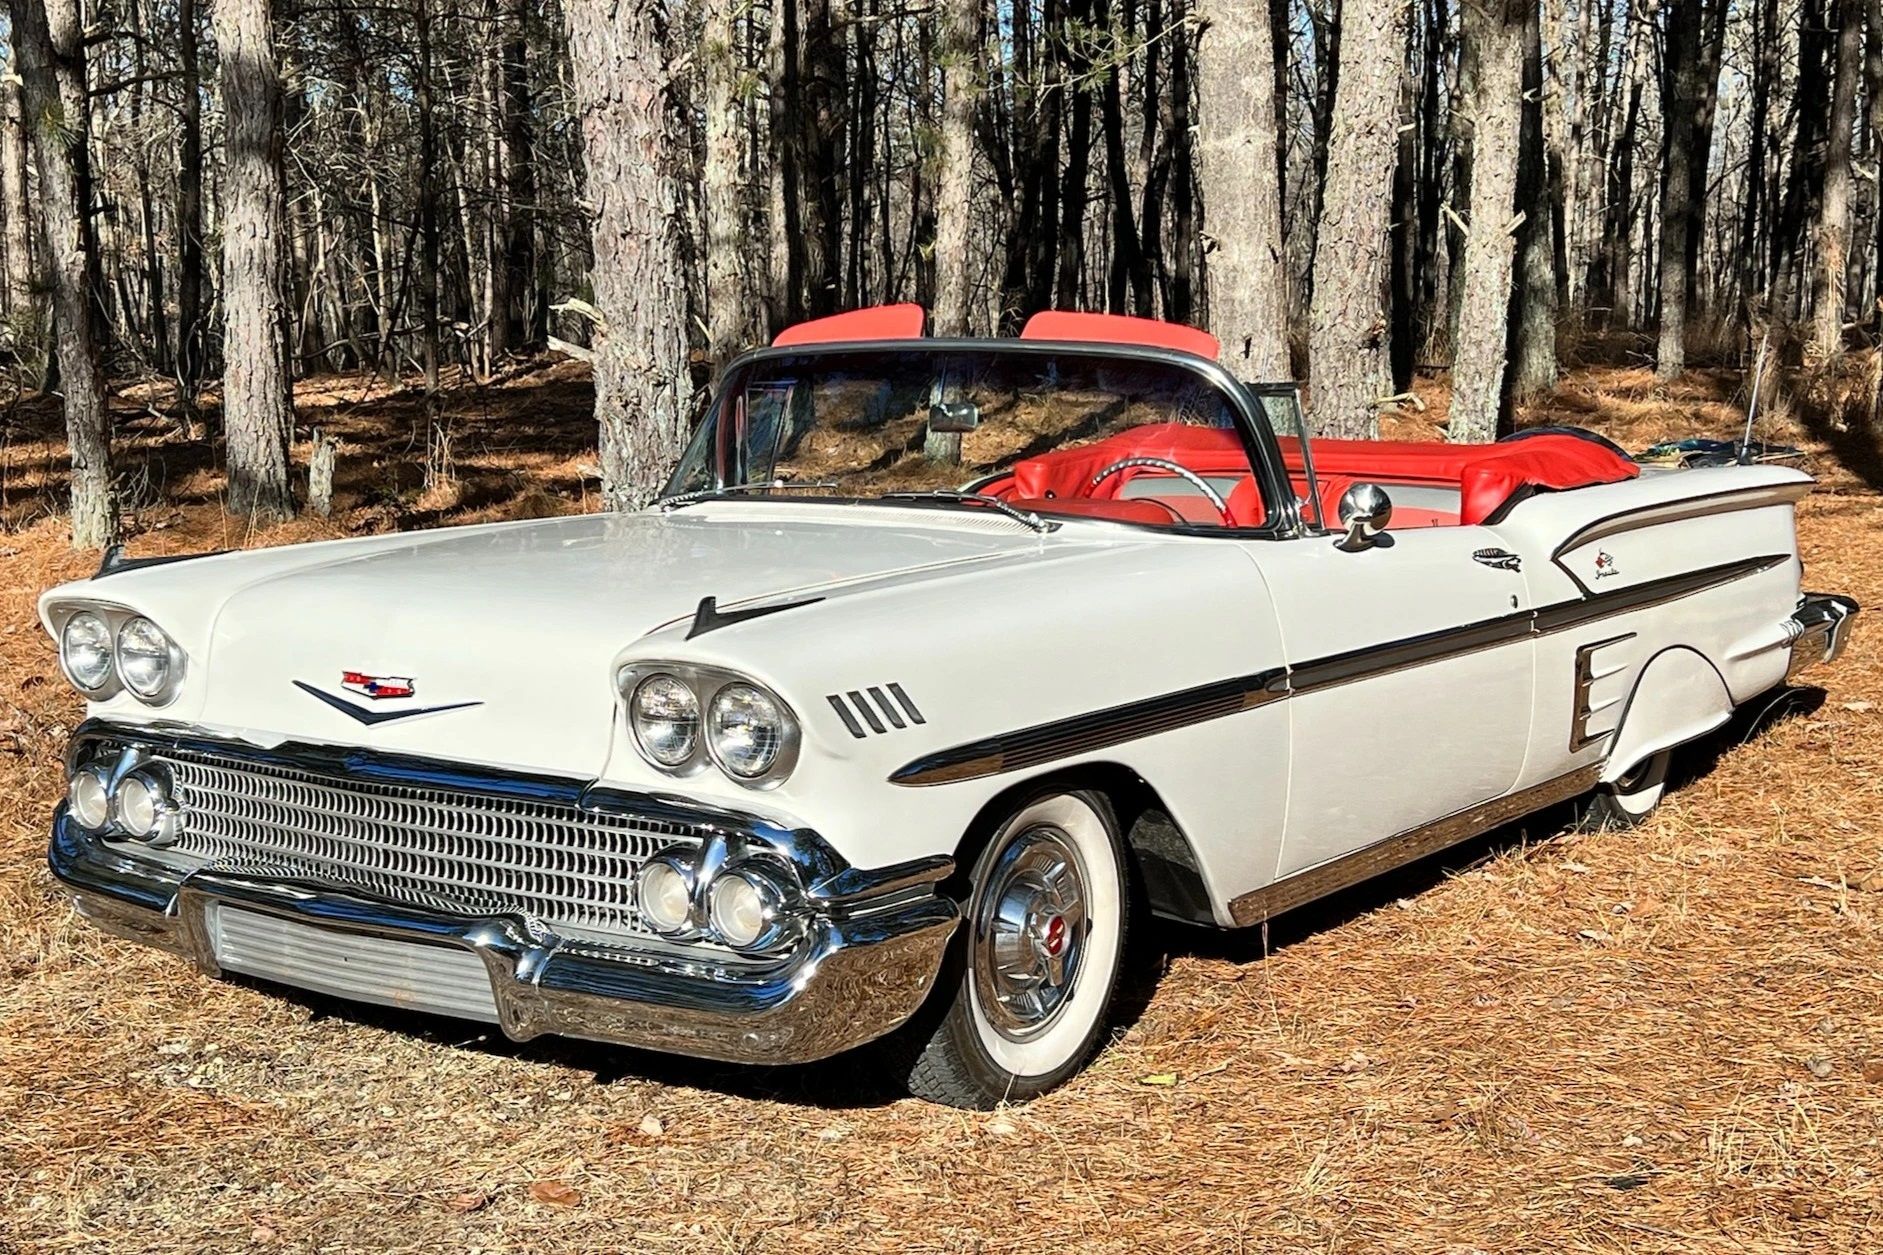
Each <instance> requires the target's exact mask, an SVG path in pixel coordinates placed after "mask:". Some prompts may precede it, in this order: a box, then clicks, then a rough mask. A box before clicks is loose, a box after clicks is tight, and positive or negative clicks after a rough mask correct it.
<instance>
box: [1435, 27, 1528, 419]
mask: <svg viewBox="0 0 1883 1255" xmlns="http://www.w3.org/2000/svg"><path fill="white" fill-rule="evenodd" d="M1524 7H1525V6H1524V5H1523V4H1522V3H1521V2H1520V0H1464V8H1463V16H1462V19H1461V20H1462V24H1463V31H1464V38H1465V39H1467V40H1469V41H1470V42H1471V43H1472V45H1473V46H1474V48H1475V51H1476V59H1477V93H1476V114H1475V116H1474V117H1473V118H1472V126H1471V214H1470V218H1469V228H1470V234H1469V235H1467V236H1466V237H1465V259H1464V270H1463V273H1462V276H1461V283H1462V287H1463V299H1462V301H1461V302H1460V304H1459V307H1458V333H1457V340H1456V343H1455V344H1454V346H1453V350H1452V402H1451V426H1450V428H1449V430H1448V435H1449V438H1450V439H1452V440H1454V441H1462V442H1468V443H1479V442H1484V441H1489V440H1494V439H1496V437H1497V419H1498V414H1499V412H1500V410H1501V408H1502V405H1503V396H1504V369H1505V360H1504V353H1505V347H1506V335H1507V328H1508V326H1509V316H1510V293H1511V270H1512V258H1513V256H1514V254H1515V236H1514V234H1513V229H1512V228H1513V223H1512V219H1513V217H1514V214H1515V211H1516V202H1517V155H1518V147H1519V138H1520V135H1521V133H1522V126H1523V60H1524V57H1523V54H1524Z"/></svg>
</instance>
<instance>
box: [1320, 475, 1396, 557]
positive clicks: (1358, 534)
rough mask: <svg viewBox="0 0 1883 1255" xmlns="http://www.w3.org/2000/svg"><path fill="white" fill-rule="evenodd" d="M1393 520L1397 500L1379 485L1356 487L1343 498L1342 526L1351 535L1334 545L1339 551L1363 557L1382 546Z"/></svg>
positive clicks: (1341, 502) (1356, 485) (1342, 496)
mask: <svg viewBox="0 0 1883 1255" xmlns="http://www.w3.org/2000/svg"><path fill="white" fill-rule="evenodd" d="M1392 519H1393V499H1392V498H1391V497H1389V496H1387V495H1386V490H1385V489H1384V488H1381V487H1380V486H1379V485H1378V484H1355V485H1354V486H1353V487H1351V488H1349V489H1348V490H1347V491H1346V492H1344V493H1342V494H1341V496H1340V525H1341V526H1342V527H1344V528H1346V529H1347V534H1346V535H1345V536H1342V537H1341V538H1340V539H1339V540H1337V541H1335V542H1334V547H1335V548H1336V549H1344V550H1346V551H1347V552H1348V553H1359V552H1360V551H1361V550H1362V549H1371V548H1372V547H1373V546H1374V545H1376V544H1378V543H1379V536H1380V533H1381V532H1383V531H1385V530H1386V525H1387V524H1388V523H1390V522H1392Z"/></svg>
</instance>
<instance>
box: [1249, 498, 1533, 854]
mask: <svg viewBox="0 0 1883 1255" xmlns="http://www.w3.org/2000/svg"><path fill="white" fill-rule="evenodd" d="M1389 536H1390V541H1391V543H1390V545H1380V546H1377V547H1375V548H1372V549H1369V550H1366V551H1364V552H1361V553H1343V552H1341V551H1340V550H1338V549H1336V548H1335V547H1334V544H1333V541H1332V540H1331V539H1330V538H1328V537H1325V536H1320V537H1306V538H1302V539H1298V540H1287V541H1270V542H1267V543H1266V544H1261V545H1256V544H1252V545H1251V547H1250V551H1251V555H1252V556H1253V557H1254V558H1255V560H1256V562H1257V563H1258V564H1259V565H1260V566H1261V567H1262V570H1263V573H1264V575H1265V577H1266V580H1267V583H1268V586H1269V589H1270V591H1271V594H1272V595H1273V597H1274V599H1275V605H1276V611H1277V615H1278V617H1279V619H1280V622H1281V632H1282V645H1283V648H1284V650H1285V651H1286V653H1287V657H1288V662H1289V666H1290V669H1291V676H1290V680H1291V684H1292V686H1293V689H1294V696H1292V697H1291V698H1290V700H1289V702H1288V709H1289V722H1290V731H1291V743H1292V749H1293V753H1292V756H1291V757H1292V766H1291V768H1290V776H1289V798H1288V814H1287V819H1286V821H1285V823H1284V827H1283V836H1282V851H1281V859H1280V864H1279V866H1278V868H1277V874H1278V875H1288V874H1289V873H1291V872H1296V871H1300V870H1302V869H1304V868H1308V867H1312V866H1314V865H1316V864H1318V863H1323V862H1326V861H1327V860H1328V859H1331V858H1338V857H1340V856H1341V855H1343V854H1348V853H1351V852H1353V851H1354V850H1358V849H1363V848H1365V847H1366V846H1369V845H1372V844H1373V843H1375V842H1377V841H1382V840H1385V839H1386V838H1388V837H1391V836H1395V835H1397V834H1398V833H1401V832H1404V831H1406V830H1408V829H1411V828H1415V827H1418V826H1419V825H1421V824H1424V823H1427V822H1429V821H1431V820H1434V819H1439V818H1442V817H1444V816H1446V815H1449V814H1452V813H1453V812H1455V811H1460V810H1463V809H1465V808H1466V807H1469V806H1473V805H1476V804H1477V803H1479V802H1484V801H1488V800H1490V799H1492V798H1495V797H1498V796H1500V795H1502V794H1503V793H1505V792H1507V791H1509V790H1510V788H1511V787H1512V786H1513V785H1514V784H1515V783H1516V781H1517V778H1518V776H1519V774H1520V773H1521V771H1522V770H1523V763H1524V756H1525V753H1526V751H1527V748H1528V744H1529V738H1530V719H1531V699H1532V696H1533V692H1534V684H1535V676H1534V657H1533V654H1534V645H1533V644H1532V640H1531V636H1530V631H1529V618H1528V611H1529V609H1530V605H1529V594H1528V592H1527V590H1526V587H1525V583H1524V577H1523V575H1522V573H1521V572H1520V571H1517V570H1511V569H1509V568H1508V567H1507V566H1505V567H1499V566H1494V565H1487V564H1486V563H1484V562H1482V561H1479V560H1477V559H1475V558H1474V557H1473V555H1474V554H1475V553H1476V552H1477V551H1479V550H1482V549H1488V548H1494V547H1496V545H1497V538H1496V537H1495V536H1494V535H1492V534H1491V533H1490V532H1489V531H1487V530H1486V529H1484V528H1477V527H1433V528H1419V529H1413V530H1408V531H1404V532H1394V533H1390V534H1389Z"/></svg>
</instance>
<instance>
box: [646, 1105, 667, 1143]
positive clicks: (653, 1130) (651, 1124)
mask: <svg viewBox="0 0 1883 1255" xmlns="http://www.w3.org/2000/svg"><path fill="white" fill-rule="evenodd" d="M666 1131H667V1126H666V1125H664V1124H662V1123H661V1122H660V1117H659V1116H657V1115H655V1114H654V1113H653V1112H651V1111H650V1112H648V1113H647V1114H646V1115H644V1116H642V1117H641V1132H642V1133H643V1134H645V1135H646V1136H648V1137H659V1136H660V1135H661V1134H662V1133H665V1132H666Z"/></svg>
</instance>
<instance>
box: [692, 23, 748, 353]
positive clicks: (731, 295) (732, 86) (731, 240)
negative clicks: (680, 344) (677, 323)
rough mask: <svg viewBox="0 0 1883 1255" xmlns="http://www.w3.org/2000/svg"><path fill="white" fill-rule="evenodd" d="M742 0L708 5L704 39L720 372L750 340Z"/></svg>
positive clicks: (712, 311)
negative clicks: (738, 22)
mask: <svg viewBox="0 0 1883 1255" xmlns="http://www.w3.org/2000/svg"><path fill="white" fill-rule="evenodd" d="M735 3H737V0H707V2H706V5H705V30H704V31H703V32H702V34H701V39H700V57H701V67H700V68H701V75H702V78H703V79H704V88H705V90H704V96H705V99H704V101H703V102H702V103H703V104H704V106H705V113H706V159H705V168H704V169H703V170H702V171H701V174H700V208H701V211H702V215H703V216H704V218H705V219H706V223H705V226H706V244H705V254H706V255H705V257H704V258H703V261H704V269H705V272H706V354H707V360H708V361H710V362H711V363H712V367H713V369H714V370H715V371H718V370H721V369H724V367H725V365H726V363H727V362H730V361H731V360H732V359H733V357H734V356H735V355H736V354H737V353H738V352H739V350H740V349H742V348H744V347H745V346H746V345H747V344H749V343H750V342H751V340H752V336H753V329H754V327H753V324H754V319H753V317H752V301H751V297H750V293H749V291H748V287H747V284H746V281H745V257H746V252H747V247H746V229H745V189H744V185H743V178H742V174H743V168H744V161H745V117H744V114H743V112H742V110H741V108H740V101H739V81H740V79H741V78H742V77H743V69H744V67H743V66H741V65H740V63H739V58H738V49H737V48H736V47H735V45H734V42H733V24H734V4H735Z"/></svg>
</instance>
